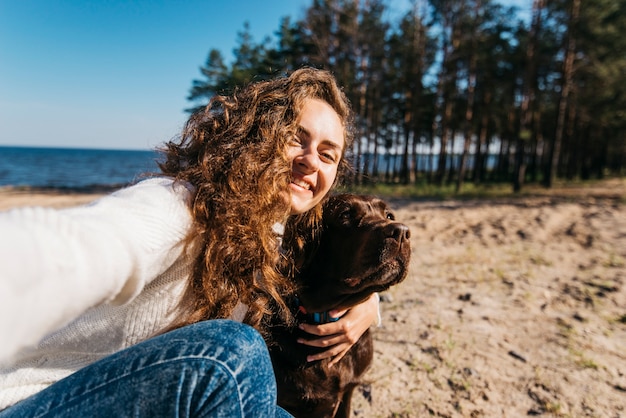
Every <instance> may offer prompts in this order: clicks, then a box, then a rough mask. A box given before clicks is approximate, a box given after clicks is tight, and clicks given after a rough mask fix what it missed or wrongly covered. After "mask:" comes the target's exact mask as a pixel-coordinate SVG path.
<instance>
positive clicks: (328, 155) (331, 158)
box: [320, 152, 337, 163]
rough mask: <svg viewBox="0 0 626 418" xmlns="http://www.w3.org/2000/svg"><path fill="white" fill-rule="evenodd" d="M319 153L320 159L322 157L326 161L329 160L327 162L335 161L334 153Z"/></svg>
mask: <svg viewBox="0 0 626 418" xmlns="http://www.w3.org/2000/svg"><path fill="white" fill-rule="evenodd" d="M320 155H321V156H322V159H324V160H325V161H326V162H329V163H335V162H337V157H335V155H334V154H331V153H329V152H322V153H321V154H320Z"/></svg>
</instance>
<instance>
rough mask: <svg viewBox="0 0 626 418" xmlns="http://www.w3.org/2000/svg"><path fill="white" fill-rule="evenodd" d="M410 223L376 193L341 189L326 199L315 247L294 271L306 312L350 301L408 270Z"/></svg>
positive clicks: (396, 280)
mask: <svg viewBox="0 0 626 418" xmlns="http://www.w3.org/2000/svg"><path fill="white" fill-rule="evenodd" d="M409 238H410V232H409V228H408V227H407V226H406V225H404V224H402V223H400V222H397V221H396V220H395V216H394V214H393V212H392V211H391V210H390V208H389V207H388V206H387V204H386V203H385V202H384V201H383V200H381V199H378V198H375V197H370V196H359V195H354V194H340V195H335V196H332V197H330V198H329V200H328V201H327V202H326V204H325V205H324V215H323V220H322V230H321V235H320V237H319V243H318V246H317V248H315V249H313V250H312V251H313V254H310V257H308V259H309V261H308V262H307V263H306V264H305V265H304V266H303V268H302V269H301V271H300V274H299V275H298V276H299V277H298V285H299V288H300V290H299V298H300V302H301V304H302V305H303V306H304V307H305V308H306V310H307V311H309V312H323V311H327V310H330V309H341V308H348V307H350V306H354V305H355V304H358V303H360V302H361V301H363V300H365V299H366V298H367V297H369V296H370V295H371V294H372V293H373V292H380V291H383V290H386V289H388V288H389V287H390V286H392V285H395V284H397V283H399V282H401V281H402V280H404V278H405V277H406V275H407V270H408V265H409V260H410V255H411V248H410V241H409Z"/></svg>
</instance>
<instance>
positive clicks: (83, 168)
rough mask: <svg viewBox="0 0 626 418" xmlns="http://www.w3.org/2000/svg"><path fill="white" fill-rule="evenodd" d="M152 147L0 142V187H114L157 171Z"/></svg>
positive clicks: (132, 181) (81, 188) (156, 156)
mask: <svg viewBox="0 0 626 418" xmlns="http://www.w3.org/2000/svg"><path fill="white" fill-rule="evenodd" d="M158 158H159V155H158V153H157V152H156V151H153V150H117V149H93V148H54V147H24V146H4V145H0V187H9V186H10V187H16V188H49V189H79V190H89V189H113V188H118V187H123V186H126V185H129V184H131V183H134V182H136V181H138V180H140V179H141V178H142V176H143V175H145V174H149V173H155V172H159V169H158V166H157V163H156V161H157V159H158Z"/></svg>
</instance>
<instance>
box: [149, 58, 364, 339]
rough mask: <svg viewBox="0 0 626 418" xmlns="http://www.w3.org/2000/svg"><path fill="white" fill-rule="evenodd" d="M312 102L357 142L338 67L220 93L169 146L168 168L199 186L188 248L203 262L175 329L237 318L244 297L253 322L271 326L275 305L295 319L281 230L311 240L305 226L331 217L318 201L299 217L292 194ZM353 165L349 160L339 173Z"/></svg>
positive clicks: (292, 238)
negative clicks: (292, 145)
mask: <svg viewBox="0 0 626 418" xmlns="http://www.w3.org/2000/svg"><path fill="white" fill-rule="evenodd" d="M307 99H321V100H323V101H325V102H327V103H328V104H329V105H330V106H331V107H332V108H333V109H334V110H335V111H336V112H337V114H338V115H339V118H340V120H341V121H342V124H343V126H344V132H345V137H344V140H345V146H344V153H345V149H346V148H347V147H348V146H349V144H350V143H351V141H352V130H351V123H352V120H351V119H352V112H351V109H350V106H349V103H348V101H347V99H346V97H345V95H344V94H343V92H342V91H341V89H340V88H339V87H338V86H337V83H336V81H335V79H334V77H333V76H332V75H331V74H330V73H329V72H327V71H323V70H317V69H312V68H303V69H300V70H296V71H294V72H293V73H292V74H291V75H289V76H287V77H281V78H277V79H275V80H270V81H262V82H256V83H252V84H249V85H248V86H246V87H244V88H241V89H239V90H236V91H235V93H233V95H232V96H215V97H213V98H212V100H211V101H210V102H209V104H208V105H207V106H206V108H205V109H204V110H203V111H201V112H197V113H195V114H193V115H192V116H191V117H190V118H189V120H188V121H187V123H186V125H185V127H184V129H183V131H182V134H181V136H180V138H179V139H178V140H174V141H170V142H169V143H167V144H166V145H165V148H164V149H163V150H162V152H163V155H164V157H165V158H164V161H162V162H161V163H160V168H161V171H162V172H163V173H164V174H165V175H168V176H171V177H173V178H175V179H176V180H180V181H185V182H188V183H191V185H193V186H194V188H195V196H194V198H193V203H192V206H191V212H192V216H193V219H194V228H193V230H192V231H191V233H190V235H189V237H188V244H189V245H188V247H189V248H191V249H193V250H194V254H195V256H196V259H195V261H194V265H193V273H192V277H191V280H190V282H189V284H188V286H187V290H186V292H185V294H184V296H183V299H182V301H181V308H182V311H181V312H182V313H181V315H180V317H179V318H178V319H177V321H176V322H175V323H174V324H173V326H172V327H174V328H175V327H179V326H183V325H187V324H191V323H195V322H198V321H201V320H204V319H213V318H228V317H230V316H231V315H232V314H233V310H234V309H235V306H237V304H238V303H243V304H245V305H247V307H248V310H247V313H246V315H245V318H244V322H246V323H248V324H250V325H252V326H254V327H255V328H257V329H259V331H262V332H263V329H262V324H263V319H264V318H265V317H266V316H267V315H268V314H270V313H272V312H271V309H272V308H270V307H275V308H276V309H277V310H278V312H276V313H278V314H279V315H280V316H281V317H282V318H283V319H284V320H289V319H290V314H289V311H288V309H287V306H286V303H285V301H284V297H286V296H287V295H289V294H290V293H291V292H292V290H293V285H292V282H291V280H290V278H289V277H288V276H289V275H288V274H284V273H285V272H288V271H292V269H290V268H288V267H289V264H290V262H291V260H289V257H287V256H286V255H285V254H287V253H291V252H290V251H288V252H287V253H285V252H283V253H282V255H281V252H280V251H279V247H280V244H279V239H280V238H279V236H278V235H277V233H276V232H275V231H274V229H273V227H274V225H275V224H277V223H282V224H284V223H285V221H286V220H287V219H288V218H289V221H288V229H289V231H290V233H289V234H287V235H286V238H287V239H288V240H289V242H285V243H284V244H285V246H286V247H293V246H301V242H300V241H301V239H299V238H298V236H299V234H300V232H302V233H305V232H306V231H307V230H313V229H314V228H315V226H316V225H317V223H318V221H319V218H320V216H321V209H320V208H321V204H318V205H317V206H316V207H315V208H313V209H311V210H310V211H308V212H307V213H305V214H301V215H297V216H292V217H289V214H290V201H289V200H288V199H285V196H286V194H285V192H286V191H288V184H289V182H290V181H291V163H290V161H289V160H288V159H287V157H286V149H287V144H288V143H289V141H290V140H291V139H292V138H293V137H294V136H295V135H296V132H297V127H298V122H299V115H300V112H301V110H302V108H303V106H304V102H305V101H306V100H307ZM346 167H347V164H346V161H345V158H343V156H342V161H341V163H340V167H339V171H340V172H341V171H342V170H344V169H345V168H346ZM337 177H339V174H338V176H337Z"/></svg>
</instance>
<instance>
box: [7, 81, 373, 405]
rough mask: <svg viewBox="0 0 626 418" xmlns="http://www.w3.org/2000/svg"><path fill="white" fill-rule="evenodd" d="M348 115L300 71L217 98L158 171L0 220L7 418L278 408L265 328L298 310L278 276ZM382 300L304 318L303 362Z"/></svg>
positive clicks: (313, 216)
mask: <svg viewBox="0 0 626 418" xmlns="http://www.w3.org/2000/svg"><path fill="white" fill-rule="evenodd" d="M350 122H351V112H350V109H349V105H348V103H347V100H346V98H345V96H344V95H343V93H342V92H341V90H340V89H339V88H338V87H337V85H336V82H335V80H334V79H333V77H332V76H331V75H330V74H329V73H327V72H325V71H321V70H314V69H301V70H298V71H295V72H294V73H292V74H291V75H290V76H289V77H284V78H279V79H276V80H272V81H267V82H260V83H255V84H251V85H249V86H248V87H246V88H244V89H242V90H240V91H237V92H236V93H235V94H233V96H231V97H216V98H214V99H213V100H212V101H211V103H210V104H209V105H208V106H207V107H206V109H205V110H204V111H203V112H201V113H198V114H195V115H193V116H192V117H191V118H190V119H189V121H188V122H187V124H186V126H185V128H184V130H183V132H182V135H181V138H180V140H179V141H176V142H170V143H168V144H167V146H166V148H165V149H164V157H165V158H164V161H163V162H162V163H161V170H162V172H163V176H160V177H157V178H152V179H148V180H144V181H142V182H140V183H138V184H136V185H134V186H131V187H129V188H127V189H123V190H120V191H118V192H116V193H114V194H112V195H110V196H106V197H104V198H102V199H100V200H98V201H97V202H95V203H93V204H91V205H88V206H84V207H76V208H70V209H65V210H56V211H55V210H52V209H43V208H27V209H19V210H13V211H10V212H7V213H4V214H2V215H1V216H0V231H2V236H1V237H0V257H2V261H1V263H2V269H1V271H0V340H1V341H2V344H0V362H2V363H3V365H4V367H3V370H2V374H1V375H0V409H3V408H4V410H3V411H2V412H0V417H6V416H28V417H33V416H107V417H108V416H114V415H118V416H127V415H133V416H225V417H226V416H227V417H232V416H283V415H285V414H286V413H285V412H284V411H282V410H281V409H280V408H277V407H276V405H275V403H276V400H275V399H276V398H275V396H276V394H275V380H274V376H273V372H272V370H271V363H270V361H269V357H268V354H267V350H266V348H265V344H264V342H263V339H262V338H261V337H260V335H259V332H261V333H263V328H264V324H265V322H266V320H267V318H268V317H269V315H271V314H277V315H279V316H280V317H281V318H282V319H283V320H284V321H289V320H290V319H291V315H290V313H289V310H288V309H287V306H286V303H285V299H284V298H285V297H286V296H288V295H289V294H290V292H291V291H292V290H293V289H292V283H291V281H290V280H289V277H288V275H287V274H281V272H288V271H292V270H293V268H294V266H293V265H291V264H292V262H291V261H290V257H289V255H290V254H291V253H292V251H295V250H297V249H298V248H301V246H302V245H303V239H306V231H309V230H312V228H313V227H314V226H315V224H316V222H318V221H319V218H320V215H321V210H320V207H321V202H322V201H323V199H324V197H325V196H326V195H327V193H328V192H329V191H330V189H331V188H332V186H333V185H334V184H335V182H336V179H337V173H338V171H340V170H341V169H342V168H343V167H344V165H345V160H344V153H345V150H346V148H347V147H348V146H349V144H350V141H351V140H352V137H351V132H350V129H349V127H350ZM283 228H286V230H285V234H284V235H285V236H284V239H283V237H282V229H283ZM281 241H283V242H282V243H281ZM270 307H271V308H270ZM377 312H378V301H377V299H375V298H372V299H370V300H368V301H366V302H364V303H363V304H361V305H358V306H355V307H353V308H352V309H350V310H349V311H347V312H334V313H332V312H331V314H333V315H336V316H337V317H339V316H341V319H340V320H339V321H337V322H334V323H330V324H325V325H318V326H313V325H304V327H305V330H306V331H307V332H310V333H311V334H313V335H317V336H318V338H315V339H313V340H311V341H305V342H303V343H304V344H308V345H313V346H318V347H328V349H327V350H326V351H324V352H323V353H321V354H320V355H318V356H316V357H311V358H310V359H309V360H310V361H315V360H318V359H321V358H332V361H337V360H338V359H340V358H341V357H342V356H343V355H344V354H345V352H346V351H347V350H348V349H349V348H350V347H351V345H352V344H353V343H354V341H356V340H357V339H358V337H360V335H361V334H362V333H363V332H364V331H365V330H366V329H367V328H368V327H369V326H370V324H371V323H372V322H373V321H374V320H375V319H376V318H377ZM209 319H210V320H209Z"/></svg>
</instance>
